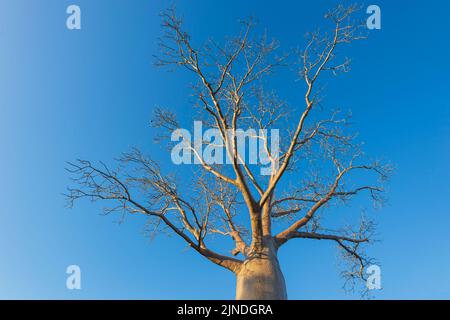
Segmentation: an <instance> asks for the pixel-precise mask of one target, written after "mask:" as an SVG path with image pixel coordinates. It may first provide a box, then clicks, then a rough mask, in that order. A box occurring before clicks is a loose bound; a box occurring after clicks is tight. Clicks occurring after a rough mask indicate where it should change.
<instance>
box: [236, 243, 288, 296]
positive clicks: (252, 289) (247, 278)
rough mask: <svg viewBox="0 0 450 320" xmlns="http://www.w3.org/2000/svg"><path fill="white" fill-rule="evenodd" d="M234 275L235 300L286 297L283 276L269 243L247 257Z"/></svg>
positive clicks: (274, 251)
mask: <svg viewBox="0 0 450 320" xmlns="http://www.w3.org/2000/svg"><path fill="white" fill-rule="evenodd" d="M236 276H237V279H236V299H237V300H286V299H287V294H286V284H285V281H284V276H283V273H282V272H281V269H280V264H279V263H278V258H277V254H276V250H275V249H274V248H273V246H271V245H269V246H266V247H265V248H263V249H262V250H261V251H260V252H259V253H256V254H252V255H251V256H250V257H249V258H247V259H246V260H245V261H244V264H243V265H242V267H241V269H240V271H239V272H238V273H237V274H236Z"/></svg>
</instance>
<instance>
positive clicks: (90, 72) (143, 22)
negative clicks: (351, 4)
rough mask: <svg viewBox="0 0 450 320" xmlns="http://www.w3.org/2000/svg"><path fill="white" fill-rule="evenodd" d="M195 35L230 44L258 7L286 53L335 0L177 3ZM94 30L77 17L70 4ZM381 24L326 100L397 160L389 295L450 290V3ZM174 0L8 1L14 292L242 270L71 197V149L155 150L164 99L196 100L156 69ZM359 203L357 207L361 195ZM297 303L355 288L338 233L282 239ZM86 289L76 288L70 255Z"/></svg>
mask: <svg viewBox="0 0 450 320" xmlns="http://www.w3.org/2000/svg"><path fill="white" fill-rule="evenodd" d="M176 3H177V7H178V9H179V12H180V13H181V14H183V15H184V16H185V18H186V23H187V28H188V29H189V30H190V31H191V33H192V35H193V37H194V39H198V41H200V42H201V41H204V40H206V38H208V37H209V36H214V37H215V38H216V39H219V40H221V39H222V38H223V36H225V35H228V34H232V33H233V32H235V31H236V30H237V24H236V21H237V20H238V19H239V18H243V17H247V16H249V15H253V16H255V17H257V18H258V20H259V22H260V24H261V25H262V26H264V27H266V28H267V30H268V32H269V35H270V36H273V37H275V38H277V39H278V40H279V41H280V43H281V45H282V47H283V48H285V49H286V50H288V49H289V48H292V47H295V46H297V45H298V44H302V43H303V34H304V33H305V32H306V31H309V30H312V29H314V28H315V27H316V26H319V25H320V24H321V23H322V15H323V13H324V12H325V11H326V10H327V9H328V8H330V7H332V6H333V5H334V4H335V3H336V2H335V1H273V2H269V1H256V0H255V1H253V0H252V1H206V0H204V1H190V2H188V1H178V2H176ZM70 4H77V5H79V6H80V7H81V10H82V30H79V31H69V30H67V29H66V26H65V22H66V18H67V14H66V12H65V11H66V8H67V6H68V5H70ZM368 4H378V5H379V6H380V7H381V10H382V29H381V30H380V31H372V32H371V36H370V39H369V41H366V42H364V43H361V44H357V45H355V46H353V48H352V51H351V57H352V58H353V66H352V72H351V73H350V74H348V75H345V76H342V77H340V78H339V79H338V80H333V81H331V82H330V84H329V86H328V88H329V90H328V91H327V104H328V105H329V106H333V107H334V104H335V103H337V104H339V105H340V106H342V107H343V108H345V109H351V110H352V112H353V122H354V123H355V126H356V128H357V129H358V130H359V132H360V136H361V137H362V138H363V139H364V140H365V141H366V149H365V150H366V151H367V153H368V154H370V155H374V156H381V157H384V158H386V159H389V160H390V161H391V162H393V163H394V164H395V165H396V167H397V171H396V174H395V175H394V176H393V178H392V181H391V183H390V192H389V199H390V202H389V205H388V206H387V207H385V208H383V209H382V210H379V211H378V212H377V213H376V215H377V221H378V226H379V228H378V238H380V239H381V240H382V241H381V242H380V243H377V244H376V245H375V246H374V247H373V248H372V249H371V251H370V252H371V254H372V255H373V256H374V257H376V258H377V259H378V260H379V261H380V263H381V267H382V286H383V290H381V291H380V292H377V293H376V294H375V297H376V298H381V299H398V298H400V299H416V298H425V299H434V298H437V299H439V298H450V272H449V270H450V250H449V249H448V248H449V245H450V235H449V231H448V230H449V226H450V210H449V208H448V204H447V200H448V199H449V195H450V183H449V181H450V170H449V163H450V148H449V147H450V111H449V110H450V106H449V101H450V91H449V88H448V86H449V83H450V81H449V80H450V59H449V57H450V45H449V44H448V39H450V27H449V24H448V15H449V12H450V2H448V1H437V0H434V1H431V0H430V1H375V2H373V3H367V5H368ZM169 5H170V3H169V2H164V1H144V0H136V1H124V0H121V1H119V0H114V1H112V0H111V1H106V0H104V1H100V0H96V1H92V0H91V1H83V0H73V1H64V0H58V1H57V0H53V1H51V0H47V1H25V0H14V1H12V0H11V1H5V0H0V143H1V154H0V298H27V299H28V298H39V299H40V298H58V299H60V298H61V299H78V298H88V299H90V298H113V299H116V298H117V299H118V298H129V299H132V298H136V299H141V298H149V299H177V298H183V299H185V298H186V299H197V298H199V299H228V298H233V297H234V285H235V281H234V277H233V276H232V274H231V273H229V272H227V271H225V270H223V269H221V268H219V267H216V266H215V265H213V264H211V263H210V262H208V261H206V260H205V259H204V258H202V257H200V256H199V255H197V254H195V253H194V252H192V251H191V250H188V249H186V246H185V244H184V243H183V242H182V241H181V240H179V239H178V238H176V237H170V238H168V237H166V236H164V235H161V236H159V237H156V239H154V240H153V241H150V239H148V237H146V236H145V235H144V234H143V227H144V222H145V221H144V220H143V219H141V218H135V219H131V218H129V219H126V221H125V223H123V224H118V223H115V222H117V221H118V220H119V216H108V217H104V216H101V215H100V214H99V213H100V210H99V206H97V205H92V204H91V203H89V202H88V201H85V202H80V203H79V204H78V205H77V206H76V207H75V208H74V209H72V210H69V209H66V208H65V207H64V204H65V201H64V198H63V197H62V196H61V193H63V192H64V191H65V188H66V186H67V184H68V183H69V180H68V175H67V173H66V172H65V170H64V167H65V161H68V160H73V159H75V158H78V157H80V158H86V159H92V160H106V161H108V160H110V159H112V158H113V157H115V156H117V155H118V154H120V153H121V152H123V151H127V150H129V149H130V148H131V147H133V146H139V147H142V148H143V149H144V150H145V151H147V152H150V153H151V155H152V156H153V157H154V158H156V159H158V160H160V161H163V162H164V163H168V164H169V162H170V155H169V154H167V153H164V152H162V149H161V148H160V147H157V146H153V145H152V144H153V141H152V137H153V135H154V132H153V129H151V128H150V126H149V119H150V117H151V114H152V110H154V108H155V107H156V106H168V107H172V108H174V109H175V110H177V108H180V109H179V110H182V109H181V108H183V107H188V105H187V104H188V101H189V97H188V95H189V88H188V83H189V81H190V78H189V77H188V76H186V75H185V74H184V73H168V72H166V71H164V70H161V69H156V68H154V67H153V66H152V62H153V59H152V55H153V54H155V53H156V52H157V47H156V41H157V37H158V36H159V35H160V20H159V17H158V13H159V12H160V11H161V10H162V9H164V8H166V7H167V6H169ZM353 209H354V210H358V206H356V207H353ZM280 260H281V264H282V268H283V271H284V273H285V277H286V281H287V284H288V295H289V297H290V298H291V299H310V298H319V299H336V298H337V299H349V298H358V296H357V295H351V294H350V295H349V294H345V293H344V292H343V290H342V289H341V286H342V280H341V279H340V277H339V275H338V269H337V266H336V262H337V258H336V248H335V246H334V245H333V244H332V243H327V242H314V241H298V242H292V243H290V244H288V245H286V246H285V247H283V248H282V249H281V251H280ZM71 264H77V265H79V266H80V267H81V270H82V290H79V291H76V290H74V291H70V290H67V289H66V286H65V282H66V277H67V275H66V274H65V270H66V267H67V266H68V265H71Z"/></svg>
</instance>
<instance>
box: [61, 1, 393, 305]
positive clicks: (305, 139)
mask: <svg viewBox="0 0 450 320" xmlns="http://www.w3.org/2000/svg"><path fill="white" fill-rule="evenodd" d="M355 11H356V7H355V6H350V7H344V6H339V7H337V8H336V9H334V10H332V11H330V12H329V13H328V14H327V15H326V16H325V18H326V19H327V21H328V23H330V22H331V25H332V27H330V30H329V31H328V32H319V31H317V32H313V33H310V34H308V35H307V42H306V46H305V48H304V50H303V51H301V52H296V54H294V55H277V47H278V45H277V43H276V42H275V41H269V40H268V38H267V37H266V36H265V35H264V34H263V35H262V36H260V37H258V36H254V35H253V32H254V30H255V28H254V24H252V22H251V21H246V22H243V27H242V30H241V33H240V34H239V35H238V36H237V37H235V38H231V39H228V40H227V41H225V44H224V45H219V44H218V43H216V42H214V41H213V40H209V41H208V42H207V43H206V45H204V46H201V47H200V48H197V47H196V46H195V45H194V43H193V42H192V40H191V37H190V36H189V34H188V33H187V32H186V31H184V29H183V25H182V21H181V20H180V19H179V18H177V16H176V14H175V11H174V10H172V9H171V10H168V11H166V12H164V13H163V14H162V19H163V24H162V28H163V30H164V34H163V36H162V38H161V42H160V46H161V49H162V50H161V55H160V56H158V57H157V65H159V66H172V67H181V68H182V69H185V70H187V71H188V72H190V73H191V74H193V75H194V76H195V77H196V79H197V81H196V82H195V84H194V85H193V87H192V88H193V93H194V96H195V97H196V103H194V104H193V108H194V109H196V110H197V111H198V113H196V114H197V116H196V117H197V118H196V120H199V121H202V124H203V127H207V128H212V129H214V130H216V132H218V135H219V137H216V138H215V139H212V138H211V137H210V139H203V138H202V139H201V140H200V152H199V148H198V147H199V146H198V145H197V146H194V145H193V144H192V141H190V140H189V139H186V136H183V137H182V135H180V134H178V135H175V138H179V139H181V140H182V141H181V142H182V146H183V150H182V152H184V154H183V157H184V156H186V154H187V155H188V156H192V157H193V158H195V161H196V163H197V164H198V165H197V166H194V169H193V170H192V176H191V177H189V178H187V179H185V180H186V181H183V182H184V183H186V184H187V185H188V186H189V187H186V185H184V186H183V185H182V183H181V182H182V181H180V179H177V178H176V177H175V176H174V175H173V174H171V175H166V174H164V173H163V172H162V171H163V170H162V169H161V167H160V166H159V165H158V164H157V163H155V162H154V161H153V160H152V159H150V158H148V157H146V156H145V155H143V154H142V153H141V152H140V151H139V150H137V149H134V150H133V151H131V152H129V153H125V154H123V156H122V157H120V158H119V159H118V162H119V164H118V168H117V169H115V170H112V169H110V168H108V167H107V166H106V165H104V164H103V163H100V164H99V165H95V164H93V163H92V162H89V161H86V160H78V161H77V162H75V163H70V164H69V168H68V170H69V171H70V172H71V173H72V174H73V180H74V181H75V184H76V186H75V187H71V188H69V189H68V190H69V191H68V194H67V196H68V199H69V201H70V203H73V201H75V200H77V199H80V198H90V199H91V200H93V201H96V200H105V202H106V200H108V201H109V202H112V203H114V205H112V206H109V207H107V208H105V210H106V212H113V211H117V210H121V211H123V212H124V213H125V214H127V213H129V214H143V215H145V216H147V217H148V218H149V223H150V224H152V226H153V227H154V229H155V230H157V231H163V230H166V231H167V230H168V231H169V232H171V233H174V234H176V235H178V236H179V237H181V238H182V239H183V240H184V241H185V242H186V243H187V244H188V245H189V246H190V247H191V248H192V249H193V250H195V251H196V252H198V253H199V254H200V255H202V256H204V257H205V258H207V259H208V260H210V261H211V262H213V263H215V264H217V265H219V266H221V267H224V268H226V269H228V270H230V271H231V272H233V273H234V274H235V275H236V279H237V285H236V298H237V299H286V298H287V294H286V284H285V280H284V277H283V273H282V271H281V268H280V265H279V261H278V258H277V253H278V250H279V249H280V248H281V247H282V246H283V245H285V244H286V243H287V242H289V241H290V240H293V241H296V240H294V239H316V240H329V241H330V242H334V243H336V244H337V246H338V248H339V249H340V251H341V253H342V256H343V258H344V260H345V261H347V262H348V264H347V268H346V270H345V271H344V272H343V276H344V277H345V278H346V281H348V280H350V281H353V280H354V279H364V272H363V270H364V267H365V266H366V265H367V264H368V263H369V262H370V259H369V258H368V257H366V255H365V254H364V250H363V249H364V247H365V245H366V244H368V243H369V242H371V241H372V239H371V236H372V235H373V224H372V223H371V222H370V221H368V220H367V219H361V221H360V223H359V225H358V224H357V225H356V226H354V225H353V226H350V227H349V226H345V227H343V226H341V227H339V228H335V229H330V228H329V227H327V228H325V227H324V226H323V224H324V223H325V222H326V221H325V220H324V219H323V218H322V217H323V216H324V213H326V212H327V211H328V210H329V208H330V207H333V205H338V204H342V203H346V202H347V201H349V200H350V199H351V198H352V197H354V196H356V195H358V194H367V195H369V196H370V197H371V198H373V200H375V201H376V202H380V200H381V199H382V197H381V195H382V192H383V181H384V180H385V179H386V178H387V175H388V173H389V168H388V166H386V165H382V164H381V163H380V162H378V161H371V160H368V159H367V158H366V157H365V156H364V155H363V153H362V152H361V150H360V146H359V144H357V143H356V142H355V139H354V134H345V133H344V129H345V127H346V120H347V118H346V117H343V118H341V117H340V116H339V113H337V112H327V111H326V110H324V109H323V108H319V107H318V106H319V102H320V101H319V98H320V92H321V90H320V88H319V87H318V83H319V82H320V81H319V80H321V79H322V78H324V77H325V76H326V75H327V74H328V75H336V74H338V73H342V72H347V71H348V67H349V60H348V59H346V58H344V59H342V60H340V59H339V58H338V57H337V55H336V53H337V49H338V48H339V47H341V46H344V45H347V44H349V43H351V42H353V41H354V40H359V39H363V38H364V32H365V31H364V26H363V25H362V24H358V23H354V22H353V20H352V19H351V17H352V14H353V13H354V12H355ZM292 56H295V57H296V59H295V61H296V62H295V63H292V64H291V63H289V61H290V59H291V57H292ZM286 65H289V66H290V67H291V69H292V66H295V67H296V70H297V72H298V76H299V78H300V79H301V80H302V83H303V86H304V88H305V89H304V90H305V92H304V100H303V98H302V101H298V102H297V104H296V105H295V106H292V107H291V106H290V105H288V104H287V103H286V102H284V101H282V100H281V99H280V98H278V96H277V95H276V94H275V93H274V91H273V90H267V89H266V88H265V87H267V86H268V81H266V78H268V76H270V75H273V71H274V70H275V69H276V68H278V67H283V66H286ZM321 81H322V80H321ZM324 114H325V115H324ZM152 122H153V124H154V125H155V126H157V127H160V128H161V129H162V130H169V133H172V138H174V135H173V132H174V130H175V131H176V130H177V129H179V128H180V125H179V123H178V122H177V120H176V117H175V114H174V113H173V112H171V111H168V110H163V109H157V110H156V112H155V119H154V120H153V121H152ZM274 128H276V129H280V130H282V133H281V138H280V143H279V145H275V146H277V147H278V150H274V144H272V143H269V140H271V139H273V138H274V137H273V135H272V134H270V133H269V131H268V129H274ZM248 129H257V131H256V130H255V131H252V132H256V135H253V136H251V137H247V138H249V139H256V140H257V141H258V145H259V146H260V147H261V148H262V150H263V151H264V152H262V153H263V154H264V157H265V159H266V160H267V163H268V165H269V168H270V170H269V174H264V175H263V174H261V170H260V169H261V161H260V162H257V163H256V164H255V163H254V162H250V161H248V157H246V156H245V154H244V155H243V154H242V150H241V151H239V150H238V149H239V147H238V144H239V141H238V134H237V133H238V131H239V130H248ZM178 141H180V140H178ZM169 143H170V142H169ZM206 147H210V148H213V149H214V150H216V152H217V148H223V149H224V153H225V155H224V157H225V158H226V159H227V160H228V161H227V164H220V163H213V162H209V161H206V160H205V159H204V157H203V155H202V154H201V150H204V148H206ZM247 149H248V148H247ZM247 149H246V148H244V151H245V150H247ZM197 168H198V169H197ZM286 176H290V178H286ZM283 178H284V179H283ZM181 180H182V179H181ZM283 180H285V181H283ZM359 181H364V182H363V183H360V182H359ZM274 230H278V231H276V232H275V231H274ZM222 236H223V237H230V238H231V239H232V241H233V243H234V247H233V248H232V249H230V253H229V254H227V253H219V252H218V251H216V250H214V249H212V248H211V246H210V245H211V243H214V240H216V241H217V239H220V237H222Z"/></svg>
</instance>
